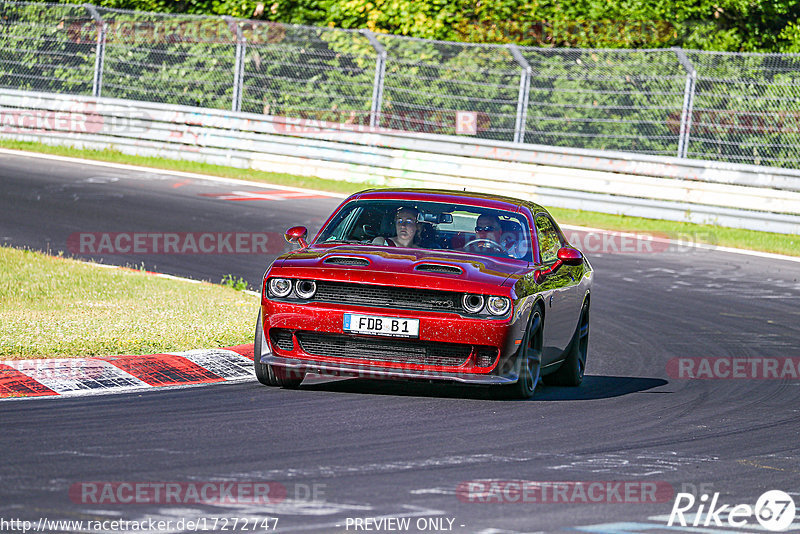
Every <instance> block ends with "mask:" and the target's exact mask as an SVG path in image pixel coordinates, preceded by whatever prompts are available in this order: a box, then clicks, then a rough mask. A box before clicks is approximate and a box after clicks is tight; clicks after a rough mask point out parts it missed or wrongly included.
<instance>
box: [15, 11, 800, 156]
mask: <svg viewBox="0 0 800 534" xmlns="http://www.w3.org/2000/svg"><path fill="white" fill-rule="evenodd" d="M0 86H3V87H7V88H12V89H23V90H32V91H42V92H55V93H66V94H79V95H93V96H97V97H100V96H103V97H114V98H123V99H131V100H140V101H149V102H163V103H173V104H183V105H189V106H199V107H205V108H214V109H230V110H234V111H246V112H250V113H258V114H265V115H272V116H283V117H289V118H291V119H293V120H294V121H295V123H296V124H303V123H304V122H303V121H305V123H306V124H311V125H319V121H328V122H335V123H346V124H353V125H361V126H365V127H372V128H389V129H396V130H405V131H412V132H420V133H433V134H451V135H452V134H463V135H471V136H475V137H480V138H485V139H496V140H503V141H512V142H517V143H535V144H544V145H551V146H562V147H575V148H588V149H606V150H621V151H628V152H636V153H643V154H654V155H667V156H677V157H682V158H697V159H706V160H719V161H730V162H737V163H753V164H757V165H771V166H779V167H792V168H798V167H800V55H790V54H734V53H715V52H701V51H693V50H681V49H661V50H628V49H614V50H611V49H606V50H587V49H553V48H534V47H517V46H514V45H507V46H506V45H476V44H467V43H452V42H438V41H431V40H424V39H413V38H408V37H400V36H394V35H387V34H373V33H371V32H367V31H354V30H341V29H333V28H324V27H305V26H298V25H288V24H280V23H273V22H265V21H249V20H242V19H231V18H227V17H202V16H188V15H169V14H158V13H144V12H133V11H124V10H114V9H105V8H100V7H96V6H93V5H90V4H83V5H71V4H43V3H25V2H0Z"/></svg>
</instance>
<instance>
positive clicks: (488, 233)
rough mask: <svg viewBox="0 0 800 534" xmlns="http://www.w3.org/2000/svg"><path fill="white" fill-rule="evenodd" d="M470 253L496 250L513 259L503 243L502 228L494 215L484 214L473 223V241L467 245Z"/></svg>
mask: <svg viewBox="0 0 800 534" xmlns="http://www.w3.org/2000/svg"><path fill="white" fill-rule="evenodd" d="M465 248H469V249H470V250H472V251H485V252H488V251H489V250H496V251H500V252H503V253H505V254H508V255H509V256H512V257H513V251H510V250H509V249H508V247H507V246H506V245H505V244H504V243H503V227H502V226H501V225H500V219H498V218H497V216H496V215H490V214H484V215H481V216H480V217H478V220H477V221H476V223H475V239H474V240H473V242H472V244H470V245H469V247H465Z"/></svg>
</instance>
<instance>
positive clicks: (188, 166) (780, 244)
mask: <svg viewBox="0 0 800 534" xmlns="http://www.w3.org/2000/svg"><path fill="white" fill-rule="evenodd" d="M0 147H3V148H10V149H16V150H28V151H32V152H42V153H47V154H56V155H61V156H69V157H75V158H86V159H93V160H100V161H109V162H114V163H125V164H129V165H140V166H144V167H152V168H157V169H168V170H176V171H183V172H193V173H198V174H207V175H210V176H223V177H226V178H237V179H240V180H251V181H256V182H262V183H268V184H275V185H287V186H292V187H305V188H309V189H317V190H321V191H331V192H335V193H343V194H349V193H354V192H356V191H360V190H362V189H365V188H366V186H365V185H364V184H359V183H350V182H341V181H337V180H325V179H322V178H313V177H306V176H296V175H292V174H283V173H271V172H263V171H255V170H248V169H236V168H233V167H224V166H221V165H209V164H207V163H196V162H191V161H180V160H171V159H164V158H151V157H143V156H130V155H127V154H123V153H121V152H118V151H115V150H80V149H76V148H71V147H62V146H50V145H46V144H43V143H34V142H26V141H14V140H6V139H0ZM550 209H551V211H552V212H553V215H554V216H555V217H556V219H557V220H558V221H559V223H561V224H573V225H580V226H591V227H595V228H603V229H606V230H624V231H626V232H652V233H657V234H666V236H670V237H672V238H678V239H682V240H683V241H688V242H697V243H708V244H711V245H718V246H724V247H736V248H744V249H750V250H759V251H764V252H774V253H776V254H787V255H791V256H800V236H797V235H786V234H775V233H769V232H759V231H756V230H741V229H736V228H725V227H721V226H713V225H701V224H693V223H682V222H673V221H661V220H657V219H645V218H641V217H628V216H625V215H610V214H606V213H596V212H586V211H577V210H569V209H563V208H550Z"/></svg>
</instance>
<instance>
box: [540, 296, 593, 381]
mask: <svg viewBox="0 0 800 534" xmlns="http://www.w3.org/2000/svg"><path fill="white" fill-rule="evenodd" d="M588 349H589V301H588V300H586V301H584V303H583V306H582V307H581V315H580V318H579V319H578V326H577V327H576V328H575V333H574V334H573V335H572V341H571V342H570V345H569V349H568V352H567V358H566V359H565V360H564V362H563V363H562V364H561V367H559V368H558V370H557V371H556V372H555V373H553V374H550V375H547V376H546V377H544V382H545V383H546V384H548V385H551V386H567V387H577V386H580V385H581V382H583V374H584V372H585V370H586V355H587V353H588Z"/></svg>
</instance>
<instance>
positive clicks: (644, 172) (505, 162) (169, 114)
mask: <svg viewBox="0 0 800 534" xmlns="http://www.w3.org/2000/svg"><path fill="white" fill-rule="evenodd" d="M0 137H3V138H7V139H17V140H27V141H39V142H43V143H48V144H58V145H70V146H75V147H83V148H95V149H97V148H114V149H116V150H119V151H121V152H124V153H128V154H138V155H145V156H161V157H167V158H174V159H186V160H193V161H203V162H208V163H214V164H222V165H230V166H235V167H241V168H252V169H257V170H265V171H273V172H287V173H292V174H299V175H306V176H319V177H322V178H329V179H335V180H346V181H353V182H362V183H365V184H374V185H392V186H412V187H426V188H447V189H462V188H466V189H469V190H473V191H486V192H492V193H500V194H508V195H511V196H515V197H519V198H527V199H531V200H534V201H536V202H539V203H541V204H543V205H545V206H557V207H564V208H572V209H581V210H591V211H600V212H606V213H623V214H626V215H632V216H641V217H649V218H657V219H666V220H675V221H691V222H697V223H711V224H718V225H722V226H730V227H736V228H753V229H758V230H764V231H771V232H780V233H791V234H800V171H797V170H793V169H780V168H768V167H759V166H753V165H741V164H731V163H719V162H708V161H695V160H690V161H687V160H685V159H677V158H668V157H658V156H646V155H638V154H632V153H624V152H606V151H602V152H601V151H588V150H580V149H568V148H553V147H546V146H537V145H519V144H513V143H507V142H498V141H489V140H482V139H475V138H471V137H460V136H443V135H433V134H410V133H407V132H398V131H393V130H382V129H374V128H369V127H366V126H355V125H347V124H333V123H322V122H312V121H303V120H300V119H288V118H282V117H273V116H266V115H257V114H250V113H241V112H230V111H222V110H210V109H203V108H193V107H186V106H176V105H167V104H157V103H146V102H136V101H128V100H118V99H106V98H99V99H97V98H92V97H83V96H72V95H59V94H48V93H33V92H25V91H16V90H10V89H0Z"/></svg>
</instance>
